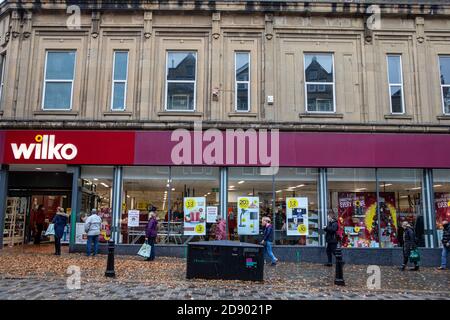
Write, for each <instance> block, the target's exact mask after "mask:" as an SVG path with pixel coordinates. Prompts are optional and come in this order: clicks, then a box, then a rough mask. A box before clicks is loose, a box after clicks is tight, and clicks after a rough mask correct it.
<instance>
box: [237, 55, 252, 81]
mask: <svg viewBox="0 0 450 320" xmlns="http://www.w3.org/2000/svg"><path fill="white" fill-rule="evenodd" d="M249 60H250V55H249V54H248V53H247V52H239V53H236V81H248V79H249V70H248V66H249Z"/></svg>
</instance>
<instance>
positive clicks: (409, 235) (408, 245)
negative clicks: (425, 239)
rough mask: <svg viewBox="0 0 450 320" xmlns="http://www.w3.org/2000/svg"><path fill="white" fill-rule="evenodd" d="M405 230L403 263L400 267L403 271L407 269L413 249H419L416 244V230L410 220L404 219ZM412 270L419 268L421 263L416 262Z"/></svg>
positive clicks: (403, 226)
mask: <svg viewBox="0 0 450 320" xmlns="http://www.w3.org/2000/svg"><path fill="white" fill-rule="evenodd" d="M402 228H403V230H404V232H403V264H402V266H401V267H400V270H401V271H403V270H405V269H406V266H407V264H408V260H409V256H410V255H411V251H412V250H415V249H417V244H416V233H415V232H414V229H413V227H412V226H411V225H410V224H409V222H407V221H404V222H403V223H402ZM410 270H412V271H417V270H419V265H418V264H417V262H414V267H413V268H411V269H410Z"/></svg>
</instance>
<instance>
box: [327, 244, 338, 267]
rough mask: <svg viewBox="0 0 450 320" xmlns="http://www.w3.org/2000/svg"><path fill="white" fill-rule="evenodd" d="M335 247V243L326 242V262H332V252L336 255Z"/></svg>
mask: <svg viewBox="0 0 450 320" xmlns="http://www.w3.org/2000/svg"><path fill="white" fill-rule="evenodd" d="M336 248H337V243H327V258H328V263H332V262H333V260H332V254H333V255H334V256H335V257H336Z"/></svg>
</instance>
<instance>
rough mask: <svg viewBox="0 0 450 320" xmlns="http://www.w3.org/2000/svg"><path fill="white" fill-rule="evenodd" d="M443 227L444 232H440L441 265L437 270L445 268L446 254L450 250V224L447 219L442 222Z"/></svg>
mask: <svg viewBox="0 0 450 320" xmlns="http://www.w3.org/2000/svg"><path fill="white" fill-rule="evenodd" d="M442 225H443V227H444V230H443V231H444V232H443V234H442V246H443V247H442V256H441V266H440V267H439V268H438V269H439V270H445V269H446V268H447V256H448V252H449V251H450V224H449V223H448V221H447V220H444V221H443V222H442Z"/></svg>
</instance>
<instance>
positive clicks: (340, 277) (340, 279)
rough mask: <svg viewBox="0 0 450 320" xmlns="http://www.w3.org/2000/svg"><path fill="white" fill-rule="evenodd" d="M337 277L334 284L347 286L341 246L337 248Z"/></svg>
mask: <svg viewBox="0 0 450 320" xmlns="http://www.w3.org/2000/svg"><path fill="white" fill-rule="evenodd" d="M335 256H336V275H335V278H334V284H335V285H338V286H345V281H344V260H343V259H342V249H341V246H338V247H337V248H336V253H335Z"/></svg>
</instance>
